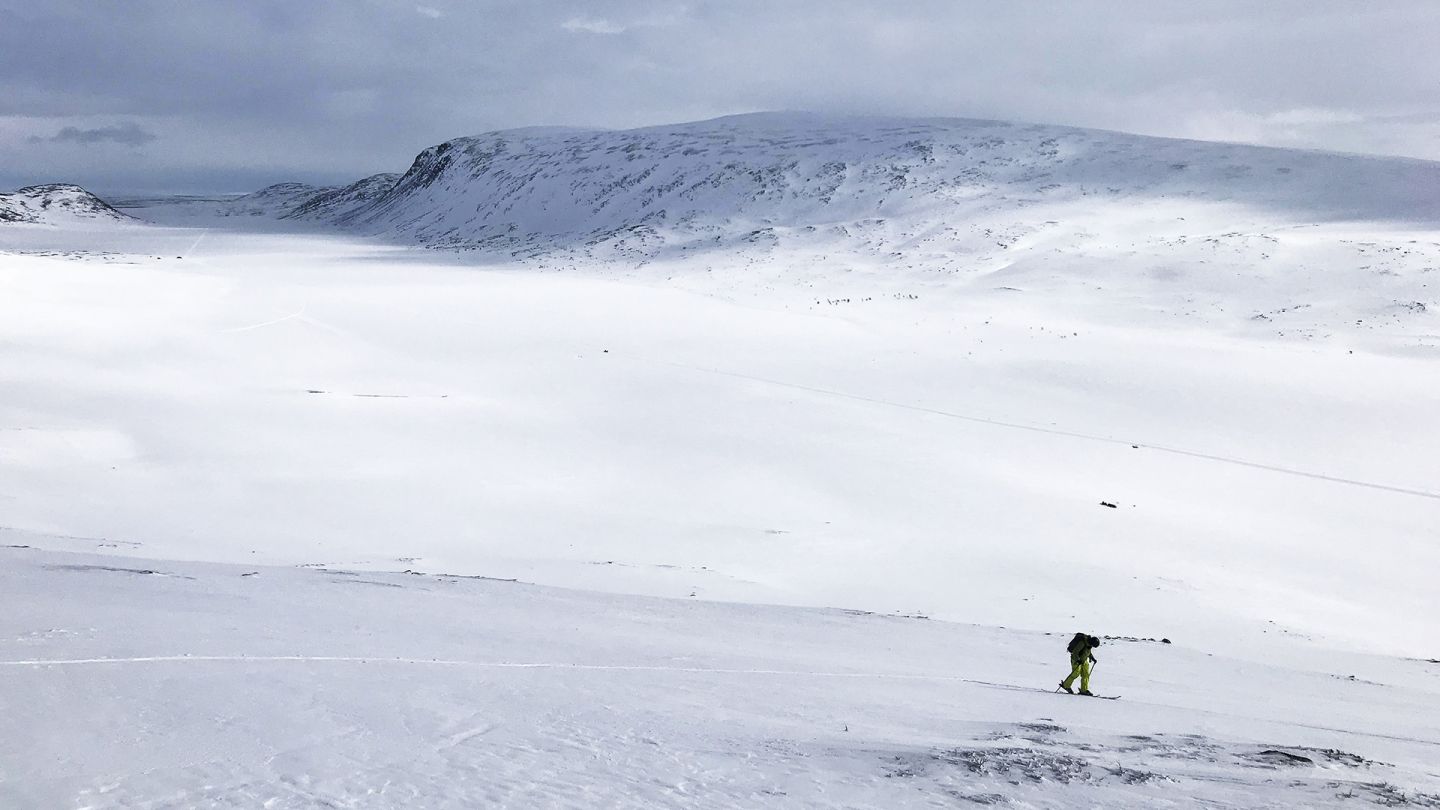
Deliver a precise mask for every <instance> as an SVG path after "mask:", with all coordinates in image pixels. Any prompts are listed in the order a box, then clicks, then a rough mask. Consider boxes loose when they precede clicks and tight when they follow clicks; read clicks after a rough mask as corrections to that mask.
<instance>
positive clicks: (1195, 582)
mask: <svg viewBox="0 0 1440 810" xmlns="http://www.w3.org/2000/svg"><path fill="white" fill-rule="evenodd" d="M377 168H378V167H377ZM388 168H391V169H395V170H400V169H404V167H403V166H396V167H388ZM1437 414H1440V164H1437V163H1432V162H1425V161H1418V160H1407V159H1400V158H1382V157H1368V156H1363V155H1349V154H1335V153H1322V152H1310V151H1298V150H1284V149H1273V148H1262V147H1253V146H1242V145H1234V144H1223V143H1205V142H1196V141H1181V140H1167V139H1159V138H1150V137H1141V136H1134V135H1125V134H1120V133H1112V132H1101V131H1094V130H1080V129H1070V128H1064V127H1050V126H1038V125H1022V124H1008V123H999V122H989V121H971V120H958V119H883V118H835V117H823V116H812V115H804V114H759V115H749V116H737V117H730V118H722V119H717V120H713V121H704V122H697V123H689V124H681V125H674V126H665V127H654V128H647V129H638V130H629V131H598V130H577V129H560V128H553V129H552V128H540V129H524V130H509V131H501V132H494V133H489V134H485V135H481V136H476V137H469V138H460V139H457V140H452V141H449V142H446V143H443V144H440V145H438V146H435V147H432V148H429V149H426V150H424V151H423V152H421V153H420V154H419V156H417V157H416V159H415V161H414V163H413V164H412V165H411V166H410V167H409V169H408V170H407V171H403V172H401V171H396V172H395V173H391V174H377V175H374V176H372V177H368V178H365V179H363V180H360V181H358V182H356V183H354V184H351V185H348V186H336V187H325V188H319V187H314V186H309V185H304V184H300V183H284V184H280V185H277V186H272V187H269V188H266V189H263V190H260V191H258V192H255V193H253V194H248V195H245V196H240V197H234V196H224V197H220V196H217V197H208V198H201V197H167V198H155V197H151V198H139V197H129V198H126V197H124V196H116V197H114V198H112V199H108V200H107V201H101V200H100V199H98V198H96V197H94V196H93V195H91V194H89V193H88V192H86V191H85V190H83V189H81V188H79V187H77V186H70V185H50V186H31V187H28V188H25V189H21V190H19V191H17V192H13V193H9V194H0V607H3V610H0V717H3V718H4V726H3V731H0V808H121V807H127V808H172V807H177V808H179V807H183V808H188V807H239V808H251V807H264V808H310V807H356V808H390V807H405V808H418V807H425V808H431V807H434V808H468V807H490V806H494V807H523V808H529V807H554V808H599V807H676V808H684V807H703V808H749V807H775V808H789V807H807V808H808V807H845V808H901V807H978V806H993V807H1013V808H1082V807H1083V808H1092V807H1104V808H1130V807H1135V808H1148V807H1174V808H1190V807H1213V808H1258V807H1266V808H1293V807H1354V808H1366V807H1377V806H1379V807H1418V808H1425V807H1431V808H1435V807H1440V660H1437V659H1440V622H1437V620H1436V614H1437V608H1440V599H1437V597H1436V595H1435V593H1436V587H1435V582H1436V574H1437V571H1440V529H1437V526H1440V427H1437V416H1436V415H1437ZM1076 631H1087V632H1090V633H1093V634H1095V635H1098V636H1101V637H1102V639H1103V641H1102V644H1101V646H1100V647H1099V648H1098V649H1097V650H1096V657H1097V658H1098V659H1099V663H1098V664H1097V666H1096V668H1095V673H1094V682H1093V684H1092V688H1093V689H1094V690H1095V691H1096V692H1097V693H1098V694H1100V695H1105V696H1120V699H1119V700H1113V701H1112V700H1094V699H1087V698H1084V697H1078V696H1077V697H1072V696H1069V695H1065V694H1057V693H1056V692H1055V690H1056V683H1057V682H1058V681H1059V680H1060V679H1061V678H1062V677H1064V675H1065V674H1066V673H1067V672H1068V670H1069V662H1068V655H1067V653H1066V651H1065V644H1066V641H1067V640H1068V639H1069V637H1070V636H1071V635H1072V634H1073V633H1075V632H1076Z"/></svg>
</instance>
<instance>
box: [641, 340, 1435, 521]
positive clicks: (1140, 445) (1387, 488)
mask: <svg viewBox="0 0 1440 810" xmlns="http://www.w3.org/2000/svg"><path fill="white" fill-rule="evenodd" d="M612 354H614V353H613V352H612ZM620 356H621V357H625V355H620ZM627 359H630V360H637V361H640V362H644V363H653V364H655V365H662V366H672V367H674V368H682V369H685V370H687V371H698V372H701V373H704V374H715V375H718V376H721V377H735V378H737V379H741V380H750V381H751V382H758V383H764V384H766V385H775V386H780V387H782V388H793V389H796V390H799V391H808V392H810V393H812V394H824V395H825V396H832V397H839V398H841V399H851V400H855V401H857V402H868V403H870V404H872V405H884V406H886V407H889V408H900V409H903V410H907V411H915V412H917V413H928V414H931V415H934V416H943V417H946V418H948V419H960V420H963V421H966V422H976V423H978V424H982V425H991V426H994V427H1002V428H1010V429H1013V430H1028V431H1031V432H1034V433H1048V434H1050V435H1052V436H1064V437H1066V438H1071V439H1082V440H1084V441H1091V442H1104V443H1105V444H1116V445H1124V446H1126V447H1134V448H1136V449H1140V450H1154V451H1156V452H1159V453H1170V454H1172V455H1177V456H1187V457H1189V458H1198V459H1203V460H1205V461H1218V462H1221V463H1223V464H1234V465H1237V466H1240V467H1249V468H1251V469H1256V470H1266V471H1268V472H1274V473H1281V474H1284V475H1294V476H1299V477H1301V478H1310V479H1314V480H1316V481H1328V482H1330V483H1332V484H1346V485H1348V486H1355V487H1366V488H1368V489H1378V490H1381V491H1384V492H1394V493H1396V494H1399V495H1411V496H1414V497H1418V498H1430V499H1432V500H1437V501H1440V492H1431V491H1429V490H1424V489H1415V488H1412V487H1402V486H1395V485H1393V484H1381V483H1378V482H1375V481H1364V480H1361V479H1358V478H1344V477H1342V476H1338V475H1326V474H1325V473H1317V472H1310V471H1308V470H1297V469H1295V468H1293V467H1281V466H1279V465H1276V464H1265V463H1263V462H1259V461H1249V460H1246V459H1243V458H1235V457H1233V456H1221V455H1217V454H1214V453H1205V452H1201V451H1199V450H1186V449H1184V448H1181V447H1167V446H1165V445H1159V444H1150V443H1148V442H1144V441H1138V440H1131V439H1118V438H1115V437H1113V436H1100V435H1097V434H1094V433H1080V432H1078V431H1073V430H1065V429H1063V428H1052V427H1044V426H1042V425H1031V424H1026V423H1024V422H1007V421H1005V420H1003V419H992V418H990V417H988V416H975V415H973V414H965V413H956V412H955V411H946V410H941V409H939V408H931V407H929V406H926V405H915V404H912V403H908V402H895V401H893V400H888V399H879V398H877V397H867V396H863V395H861V394H851V393H848V392H846V391H835V390H833V389H829V388H817V387H815V386H811V385H803V384H800V383H792V382H786V381H784V380H774V379H770V378H768V377H757V376H755V375H752V374H742V373H740V372H736V371H725V370H723V369H718V368H705V367H703V366H692V365H687V364H685V363H675V362H672V361H669V360H652V359H650V358H648V357H636V356H631V357H628V358H627Z"/></svg>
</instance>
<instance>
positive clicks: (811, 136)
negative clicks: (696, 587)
mask: <svg viewBox="0 0 1440 810" xmlns="http://www.w3.org/2000/svg"><path fill="white" fill-rule="evenodd" d="M362 183H365V184H368V183H369V181H362ZM383 184H384V185H391V184H390V182H389V180H388V179H386V180H385V181H384V182H383ZM379 185H381V183H376V184H374V185H367V186H366V191H365V192H364V193H361V194H352V193H350V192H349V190H347V192H346V193H345V194H343V195H341V196H343V198H344V199H346V200H350V199H356V200H362V201H361V202H360V204H359V205H357V206H355V207H353V208H350V209H349V210H348V211H336V210H334V209H332V208H331V207H330V206H329V205H328V204H326V203H324V202H323V201H324V200H327V199H330V198H331V197H333V196H335V195H336V194H337V193H336V192H330V193H329V194H322V195H320V196H318V197H315V198H313V200H312V202H310V203H305V204H303V205H301V206H300V207H299V208H298V209H296V210H294V212H293V213H292V214H291V216H292V217H295V218H297V219H307V218H309V219H315V220H317V221H320V222H325V223H332V222H333V223H338V224H340V225H341V226H342V227H346V228H349V229H352V230H354V231H357V232H360V233H364V234H368V235H373V236H378V237H382V238H384V239H387V240H391V241H399V242H402V243H416V244H423V245H428V246H436V247H453V248H465V249H474V250H479V251H482V252H483V253H484V254H485V255H487V256H490V257H493V258H495V259H504V260H516V259H519V260H529V261H533V262H535V263H538V264H540V265H542V266H548V267H552V268H564V267H572V266H575V265H577V264H580V263H584V264H586V265H589V266H591V267H592V268H594V267H597V266H598V265H609V266H611V267H613V268H624V272H633V271H634V268H637V267H646V266H650V267H651V268H652V269H651V270H649V271H642V272H651V273H653V274H654V275H656V276H659V277H665V278H669V277H679V278H684V277H694V276H695V275H697V274H703V273H706V272H709V271H710V270H711V269H713V268H714V267H715V266H716V265H717V263H718V264H723V265H731V266H735V265H738V266H740V267H743V268H744V274H745V275H746V276H747V278H746V279H745V280H743V281H739V282H738V283H736V284H735V285H734V289H735V290H739V291H743V290H745V289H753V288H755V287H763V288H783V287H790V288H792V289H793V288H804V287H806V286H807V285H812V283H813V282H815V281H816V280H817V278H819V277H821V276H824V277H826V279H825V282H824V283H825V285H826V286H833V282H834V280H835V279H836V278H840V277H843V276H844V275H845V274H847V273H852V272H855V271H859V272H862V273H865V274H867V275H874V276H877V277H879V278H881V279H883V282H884V284H885V285H886V289H885V293H884V294H886V295H897V296H912V295H933V294H935V293H937V292H939V291H945V292H949V293H955V292H959V293H961V294H970V293H972V292H973V291H974V290H976V289H979V290H991V289H1006V290H1014V291H1017V292H1022V293H1035V294H1060V295H1073V296H1081V297H1090V298H1097V299H1103V300H1104V301H1105V302H1106V303H1107V304H1109V305H1113V306H1117V307H1120V308H1122V309H1128V310H1130V312H1131V314H1133V313H1134V312H1137V311H1138V312H1148V313H1151V314H1154V315H1157V316H1159V317H1161V318H1166V319H1172V318H1184V319H1191V320H1193V321H1196V322H1199V323H1200V324H1202V325H1203V324H1215V323H1221V324H1223V325H1224V327H1225V328H1241V329H1246V330H1249V331H1260V332H1271V333H1278V334H1288V335H1303V336H1320V335H1325V334H1329V333H1331V332H1333V330H1334V329H1335V327H1337V326H1338V325H1344V324H1352V323H1354V322H1356V321H1360V322H1361V323H1363V324H1367V325H1369V326H1372V327H1375V328H1383V329H1401V330H1405V331H1414V332H1420V333H1427V332H1429V331H1433V330H1434V329H1435V328H1437V323H1436V322H1435V319H1434V312H1433V311H1434V310H1435V309H1440V299H1437V293H1436V291H1435V289H1433V288H1432V287H1431V285H1430V283H1429V282H1430V280H1431V276H1428V275H1426V274H1427V273H1429V272H1430V271H1431V270H1433V269H1434V268H1436V267H1440V240H1436V239H1435V238H1434V236H1433V234H1434V228H1435V226H1436V224H1437V223H1440V164H1436V163H1430V162H1425V161H1416V160H1405V159H1397V158H1376V157H1367V156H1361V155H1347V154H1330V153H1320V152H1310V151H1297V150H1285V149H1272V148H1262V147H1253V146H1243V145H1235V144H1220V143H1206V142H1197V141H1183V140H1173V139H1162V138H1151V137H1143V136H1136V135H1126V134H1121V133H1114V132H1103V131H1095V130H1083V129H1074V128H1067V127H1054V126H1039V125H1021V124H1006V123H998V122H989V121H972V120H956V119H877V118H828V117H821V116H813V115H801V114H757V115H747V116H737V117H731V118H721V119H717V120H713V121H702V122H697V123H690V124H680V125H674V126H665V127H654V128H647V129H639V130H631V131H618V132H615V131H584V130H579V131H577V130H550V129H525V130H514V131H501V132H494V133H490V134H486V135H482V136H478V137H472V138H460V139H457V140H453V141H448V142H446V143H443V144H440V145H438V146H435V147H432V148H430V149H427V150H425V151H424V152H422V153H421V154H420V155H419V156H418V157H417V158H416V160H415V162H414V164H413V165H412V166H411V168H410V170H409V171H408V172H406V173H405V174H404V176H403V177H401V178H400V179H399V180H398V181H397V182H394V183H393V185H391V187H390V188H389V189H388V191H386V192H385V193H383V194H381V195H379V196H378V197H373V198H371V199H370V200H369V201H368V202H365V201H363V199H364V198H366V197H371V195H372V194H373V192H374V191H375V190H376V189H377V188H378V187H379ZM352 188H353V187H352ZM312 208H313V215H312V213H311V212H312ZM734 275H735V274H729V278H731V279H733V278H734ZM707 283H709V282H707ZM871 291H872V292H873V290H871ZM856 293H857V295H850V294H841V295H837V296H836V297H834V298H833V299H832V300H835V301H841V302H848V301H854V300H856V299H857V296H858V297H863V295H860V290H859V289H857V290H856ZM741 294H744V293H743V292H741ZM1427 313H1428V314H1427ZM1122 317H1128V315H1123V316H1122Z"/></svg>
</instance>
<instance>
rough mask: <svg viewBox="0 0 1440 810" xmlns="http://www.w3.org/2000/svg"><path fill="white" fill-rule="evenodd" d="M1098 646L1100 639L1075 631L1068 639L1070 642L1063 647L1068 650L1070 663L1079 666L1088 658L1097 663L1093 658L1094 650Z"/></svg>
mask: <svg viewBox="0 0 1440 810" xmlns="http://www.w3.org/2000/svg"><path fill="white" fill-rule="evenodd" d="M1099 646H1100V639H1098V638H1096V637H1094V636H1092V635H1089V634H1087V633H1076V634H1075V637H1074V638H1072V639H1070V644H1069V646H1067V647H1066V648H1065V649H1067V650H1069V651H1070V663H1071V665H1072V666H1079V665H1080V664H1083V663H1085V661H1086V660H1087V659H1088V660H1089V661H1091V662H1093V663H1099V661H1098V660H1097V659H1096V658H1095V653H1094V650H1095V648H1096V647H1099Z"/></svg>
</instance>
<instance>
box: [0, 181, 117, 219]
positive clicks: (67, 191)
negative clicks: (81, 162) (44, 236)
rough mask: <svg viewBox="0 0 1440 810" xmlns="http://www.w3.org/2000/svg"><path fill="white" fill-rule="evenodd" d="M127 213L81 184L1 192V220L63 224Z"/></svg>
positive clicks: (113, 216)
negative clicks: (117, 209) (112, 205)
mask: <svg viewBox="0 0 1440 810" xmlns="http://www.w3.org/2000/svg"><path fill="white" fill-rule="evenodd" d="M129 219H130V217H128V216H126V215H125V214H122V213H120V212H119V211H116V210H115V209H114V208H111V207H110V205H109V204H108V203H106V202H105V201H104V200H102V199H100V198H99V197H96V196H95V195H94V194H91V193H90V192H88V191H86V190H85V189H83V188H81V187H80V186H76V185H71V184H69V183H50V184H47V185H40V186H26V187H25V188H22V189H20V190H18V191H13V192H10V193H8V194H0V223H7V222H23V223H32V224H42V225H43V224H49V225H63V224H67V223H72V222H75V221H91V222H93V221H96V220H100V221H116V222H122V221H127V220H129Z"/></svg>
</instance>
